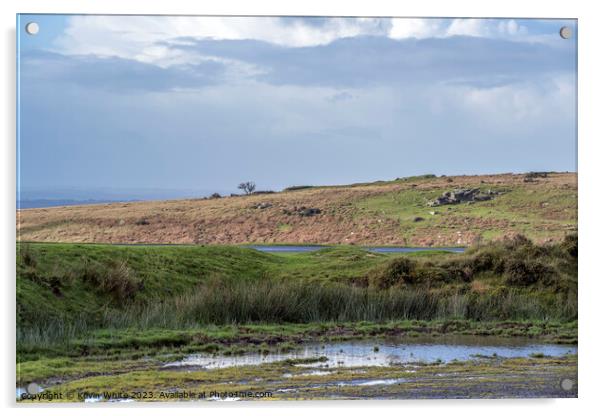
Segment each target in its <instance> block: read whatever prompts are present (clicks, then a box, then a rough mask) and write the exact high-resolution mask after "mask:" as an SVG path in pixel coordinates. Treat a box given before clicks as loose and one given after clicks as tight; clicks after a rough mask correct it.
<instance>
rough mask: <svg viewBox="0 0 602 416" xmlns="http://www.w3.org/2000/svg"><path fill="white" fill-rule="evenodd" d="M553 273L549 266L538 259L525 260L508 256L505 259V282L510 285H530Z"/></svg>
mask: <svg viewBox="0 0 602 416" xmlns="http://www.w3.org/2000/svg"><path fill="white" fill-rule="evenodd" d="M551 273H553V271H552V270H551V269H550V267H548V266H546V265H545V264H543V263H542V262H540V261H538V260H531V261H525V260H520V259H514V258H510V259H508V260H507V261H506V266H505V272H504V277H505V282H506V284H508V285H510V286H531V285H533V284H535V283H538V282H541V281H543V280H544V279H546V278H547V277H549V275H550V274H551Z"/></svg>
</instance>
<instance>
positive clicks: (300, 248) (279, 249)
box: [246, 245, 466, 253]
mask: <svg viewBox="0 0 602 416" xmlns="http://www.w3.org/2000/svg"><path fill="white" fill-rule="evenodd" d="M246 247H249V248H252V249H255V250H258V251H263V252H266V253H305V252H310V251H317V250H321V249H323V248H328V247H332V246H304V245H291V246H288V245H282V246H262V245H251V246H246ZM361 248H363V249H364V250H367V251H370V252H373V253H415V252H418V251H449V252H452V253H463V252H464V250H466V249H465V248H464V247H371V246H365V247H361Z"/></svg>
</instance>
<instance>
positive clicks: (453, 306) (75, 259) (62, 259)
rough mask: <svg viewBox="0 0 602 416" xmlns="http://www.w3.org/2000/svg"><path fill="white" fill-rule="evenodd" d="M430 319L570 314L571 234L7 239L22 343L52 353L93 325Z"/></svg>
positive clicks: (573, 314) (573, 308) (567, 318)
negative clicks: (421, 251) (453, 247)
mask: <svg viewBox="0 0 602 416" xmlns="http://www.w3.org/2000/svg"><path fill="white" fill-rule="evenodd" d="M475 288H480V289H479V290H475ZM441 319H452V320H468V321H503V320H531V321H560V322H571V321H575V320H576V319H577V239H576V236H568V237H567V238H566V239H565V240H564V241H563V242H562V243H557V244H548V245H536V244H533V243H532V242H531V241H530V240H528V239H526V238H524V237H516V238H514V239H510V240H504V241H501V242H497V243H488V244H485V245H482V246H480V247H475V248H473V249H471V250H469V251H468V252H467V253H465V254H449V253H447V254H443V253H441V254H439V255H434V256H413V255H394V256H389V255H379V254H374V253H368V252H366V251H363V250H361V249H359V248H354V247H342V248H327V249H324V250H319V251H316V252H312V253H303V254H298V255H286V256H279V255H273V254H267V253H260V252H257V251H255V250H251V249H246V248H239V247H228V246H221V247H220V246H206V247H160V246H158V247H126V246H102V245H74V244H65V245H63V244H19V245H18V261H17V320H18V330H17V343H18V350H21V351H27V350H29V349H31V348H33V347H32V346H36V348H39V347H40V346H46V347H47V349H50V350H51V349H52V348H55V347H56V346H59V347H60V345H62V344H64V343H65V342H67V341H69V340H72V339H75V338H77V337H80V336H81V335H82V334H85V333H88V332H90V331H92V330H95V329H99V328H110V329H113V330H120V329H128V328H132V329H138V330H151V329H157V328H159V329H170V330H177V329H188V328H192V327H198V326H202V325H228V324H235V325H241V324H252V323H269V324H287V323H295V324H300V323H320V322H360V321H371V322H386V321H391V320H424V321H432V320H441ZM176 341H177V340H176ZM172 342H173V343H174V345H176V344H177V342H175V341H174V340H172ZM181 342H186V340H181ZM59 347H56V348H59Z"/></svg>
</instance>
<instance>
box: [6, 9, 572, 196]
mask: <svg viewBox="0 0 602 416" xmlns="http://www.w3.org/2000/svg"><path fill="white" fill-rule="evenodd" d="M32 21H35V22H36V23H38V24H39V27H40V31H39V33H38V34H37V35H35V36H31V35H28V34H26V33H25V31H24V28H25V25H26V24H27V23H28V22H32ZM562 26H568V27H570V28H571V29H572V32H573V37H571V38H570V39H563V38H561V37H560V36H559V29H560V27H562ZM576 35H577V23H576V21H574V20H523V19H434V18H433V19H416V18H412V19H408V18H298V17H253V18H251V17H184V16H95V15H68V16H65V15H20V16H19V17H18V43H19V44H18V65H19V68H18V76H19V88H18V91H19V97H18V105H19V107H18V109H19V126H18V128H19V139H18V140H19V141H18V149H19V150H18V153H19V154H18V166H17V167H18V181H19V189H20V190H21V191H22V192H23V195H25V194H27V195H28V196H30V197H61V198H65V197H73V198H86V199H90V198H91V199H95V198H96V199H105V198H107V195H112V197H121V198H124V197H126V196H129V197H132V198H142V199H144V198H163V197H165V198H167V197H177V196H194V195H199V196H202V195H205V194H207V193H211V192H215V191H217V192H222V193H227V192H236V186H237V184H238V183H240V182H242V181H248V180H249V181H254V182H255V183H256V184H257V189H260V190H268V189H269V190H280V189H282V188H284V187H287V186H292V185H321V184H347V183H354V182H366V181H374V180H389V179H394V178H397V177H403V176H411V175H419V174H426V173H433V174H437V175H442V174H446V175H457V174H479V173H502V172H527V171H537V170H546V171H550V170H554V171H576V169H577V166H576V140H577V139H576V55H577V36H576ZM116 195H117V196H116Z"/></svg>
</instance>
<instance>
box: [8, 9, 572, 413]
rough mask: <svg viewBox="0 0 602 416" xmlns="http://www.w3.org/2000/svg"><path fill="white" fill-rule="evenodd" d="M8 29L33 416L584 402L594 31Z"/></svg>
mask: <svg viewBox="0 0 602 416" xmlns="http://www.w3.org/2000/svg"><path fill="white" fill-rule="evenodd" d="M17 24H18V28H17V33H18V59H17V61H18V138H17V140H18V176H17V177H18V198H17V199H18V206H17V231H18V241H17V322H16V325H17V346H16V347H17V386H16V389H17V401H19V402H20V403H30V402H32V401H41V402H44V403H50V402H52V403H57V402H60V401H67V402H108V401H209V400H217V401H230V400H249V401H263V400H296V399H358V398H359V399H416V398H420V399H429V398H437V399H441V398H532V397H576V396H577V386H578V385H577V252H578V250H577V172H576V169H577V166H576V165H577V162H576V144H577V137H576V88H575V86H576V82H577V72H576V56H577V22H576V21H575V20H539V19H531V20H525V19H440V18H412V19H406V18H337V17H324V18H298V17H202V16H197V17H185V16H177V17H176V16H96V15H86V16H83V15H19V16H18V20H17ZM32 24H35V25H32Z"/></svg>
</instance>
